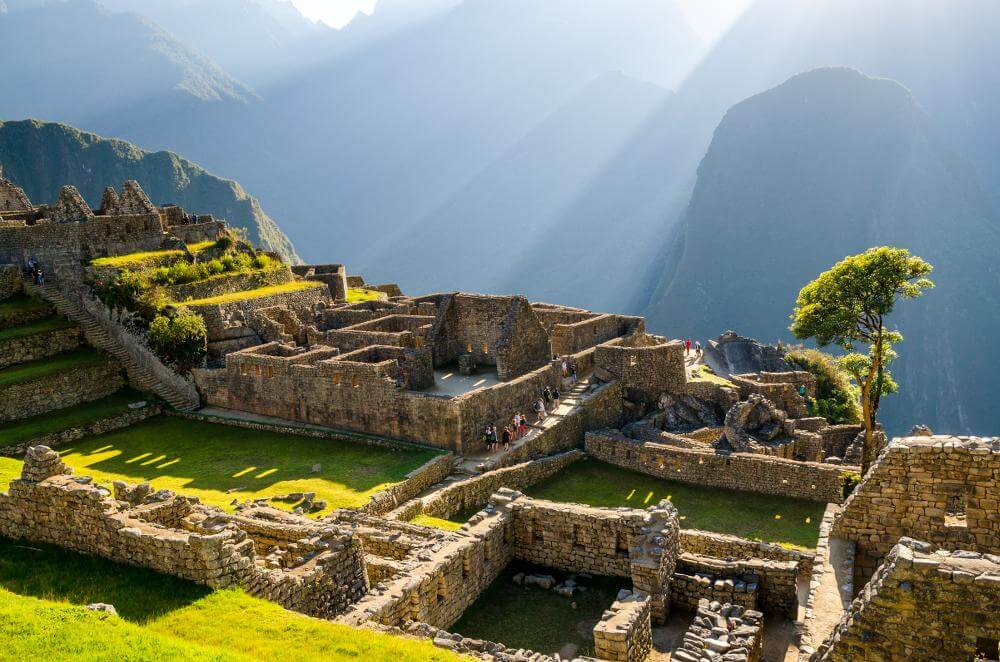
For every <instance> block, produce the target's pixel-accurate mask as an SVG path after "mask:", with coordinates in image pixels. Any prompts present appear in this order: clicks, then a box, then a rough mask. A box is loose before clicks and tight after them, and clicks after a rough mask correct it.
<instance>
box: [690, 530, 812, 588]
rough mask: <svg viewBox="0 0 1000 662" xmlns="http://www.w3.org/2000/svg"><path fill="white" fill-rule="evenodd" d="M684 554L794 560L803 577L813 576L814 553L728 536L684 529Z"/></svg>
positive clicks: (727, 557)
mask: <svg viewBox="0 0 1000 662" xmlns="http://www.w3.org/2000/svg"><path fill="white" fill-rule="evenodd" d="M680 536H681V551H682V552H684V553H688V554H700V555H702V556H714V557H715V558H718V559H725V560H749V559H762V560H765V561H791V562H793V563H795V565H796V568H797V569H798V575H799V576H800V577H808V576H809V575H810V574H811V573H812V567H813V561H814V559H815V556H816V555H815V554H811V553H809V552H800V551H797V550H794V549H786V548H785V547H782V546H781V545H772V544H771V543H766V542H759V541H756V540H747V539H746V538H739V537H737V536H730V535H727V534H725V533H714V532H712V531H699V530H697V529H681V532H680Z"/></svg>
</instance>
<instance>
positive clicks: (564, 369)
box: [562, 358, 569, 379]
mask: <svg viewBox="0 0 1000 662" xmlns="http://www.w3.org/2000/svg"><path fill="white" fill-rule="evenodd" d="M562 372H563V379H566V378H567V377H569V366H568V365H566V359H565V358H564V359H563V360H562Z"/></svg>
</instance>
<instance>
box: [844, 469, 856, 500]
mask: <svg viewBox="0 0 1000 662" xmlns="http://www.w3.org/2000/svg"><path fill="white" fill-rule="evenodd" d="M840 480H841V481H843V485H844V487H843V493H844V498H845V499H846V498H847V497H849V496H851V492H853V491H854V488H855V487H857V486H858V483H860V482H861V474H859V473H858V472H857V471H845V472H844V473H842V474H840Z"/></svg>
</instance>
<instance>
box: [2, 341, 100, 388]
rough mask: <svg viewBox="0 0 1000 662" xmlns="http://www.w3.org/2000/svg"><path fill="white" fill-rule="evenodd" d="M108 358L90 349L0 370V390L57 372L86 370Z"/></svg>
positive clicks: (82, 349)
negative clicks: (77, 369)
mask: <svg viewBox="0 0 1000 662" xmlns="http://www.w3.org/2000/svg"><path fill="white" fill-rule="evenodd" d="M107 361H108V356H107V354H105V353H104V352H101V351H99V350H96V349H92V348H90V347H86V348H81V349H76V350H73V351H72V352H64V353H62V354H57V355H55V356H52V357H49V358H47V359H40V360H38V361H31V362H30V363H21V364H19V365H15V366H11V367H9V368H4V369H3V370H0V388H2V387H5V386H10V385H12V384H17V383H19V382H30V381H33V380H36V379H41V378H43V377H48V376H49V375H54V374H55V373H57V372H65V371H67V370H74V369H76V368H88V367H90V366H95V365H103V364H104V363H107Z"/></svg>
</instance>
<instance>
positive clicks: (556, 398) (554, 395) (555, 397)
mask: <svg viewBox="0 0 1000 662" xmlns="http://www.w3.org/2000/svg"><path fill="white" fill-rule="evenodd" d="M552 401H553V402H554V403H555V406H554V407H552V408H553V409H558V408H559V389H558V388H554V389H552Z"/></svg>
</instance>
